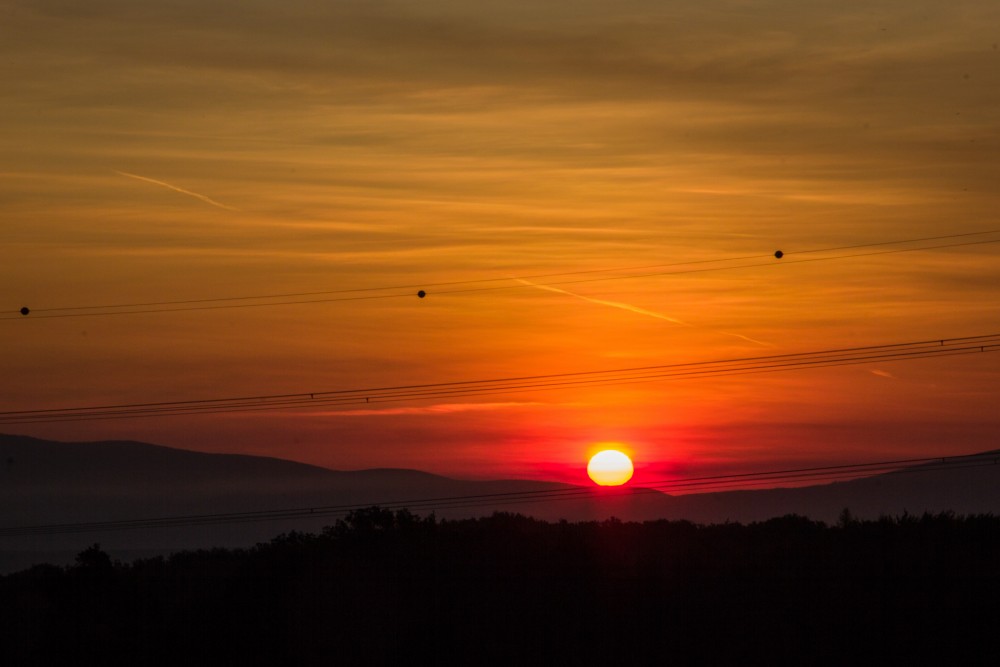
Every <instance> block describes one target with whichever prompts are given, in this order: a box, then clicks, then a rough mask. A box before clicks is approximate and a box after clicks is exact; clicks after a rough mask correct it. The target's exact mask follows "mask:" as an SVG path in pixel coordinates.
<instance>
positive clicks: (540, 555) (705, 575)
mask: <svg viewBox="0 0 1000 667" xmlns="http://www.w3.org/2000/svg"><path fill="white" fill-rule="evenodd" d="M998 593H1000V517H995V516H992V515H978V516H956V515H954V514H950V513H943V514H936V515H932V514H924V515H920V516H916V515H903V516H898V517H882V518H881V519H878V520H858V519H855V518H853V517H852V516H851V515H850V513H849V512H848V511H846V510H845V512H844V513H843V514H842V516H841V519H840V521H839V522H838V523H836V524H834V525H828V524H825V523H822V522H816V521H812V520H809V519H806V518H803V517H800V516H796V515H788V516H784V517H780V518H774V519H771V520H769V521H765V522H759V523H753V524H748V525H743V524H736V523H727V524H717V525H709V526H705V525H697V524H694V523H691V522H687V521H650V522H644V523H633V522H621V521H618V520H616V519H609V520H606V521H599V522H596V521H595V522H580V523H569V522H554V523H553V522H545V521H540V520H537V519H533V518H528V517H525V516H521V515H517V514H507V513H497V514H493V515H492V516H490V517H484V518H478V519H464V520H439V519H437V518H435V517H434V516H427V517H420V516H417V515H414V514H412V513H410V512H408V511H406V510H401V511H396V512H393V511H390V510H386V509H381V508H378V507H372V508H369V509H365V510H359V511H355V512H353V513H352V514H350V515H349V516H347V517H346V518H344V519H341V520H338V521H337V522H336V523H335V524H334V525H332V526H329V527H327V528H326V529H324V530H323V531H322V532H321V533H319V534H309V533H300V532H292V533H286V534H283V535H280V536H278V537H276V538H274V539H272V540H271V541H269V542H266V543H260V544H258V545H256V546H254V547H252V548H248V549H212V550H200V551H185V552H179V553H176V554H173V555H171V556H168V557H156V558H148V559H141V560H137V561H134V562H131V563H122V562H117V561H114V560H112V558H111V557H110V556H109V555H108V554H107V553H105V552H104V551H103V550H102V549H101V548H100V546H99V545H98V544H94V545H92V546H90V547H89V548H87V549H85V550H83V551H82V552H81V553H80V554H79V555H78V556H77V559H76V562H75V564H73V565H70V566H67V567H58V566H54V565H35V566H33V567H31V568H29V569H26V570H23V571H20V572H17V573H13V574H9V575H6V576H4V577H2V578H0V603H2V604H0V622H2V627H3V629H4V631H3V649H2V651H3V654H4V655H5V656H6V657H7V659H6V660H5V661H4V662H5V663H6V664H11V665H20V664H71V663H75V662H80V661H84V662H91V661H92V660H99V661H100V663H99V664H105V665H106V664H126V663H129V664H216V665H251V664H302V665H320V664H322V665H327V664H404V663H413V662H419V663H421V664H424V663H426V664H516V663H524V664H543V663H544V664H549V663H556V664H573V663H576V664H653V663H656V664H692V663H706V662H707V663H729V664H737V663H745V662H760V661H764V662H765V663H770V664H780V663H796V664H817V663H820V664H822V663H826V664H832V663H839V664H845V663H846V662H847V661H851V662H863V663H870V662H876V661H878V662H892V663H898V662H901V661H902V660H905V659H913V660H918V661H919V662H927V661H928V660H941V661H944V660H948V661H949V662H954V661H956V660H961V661H964V662H965V663H966V664H975V663H980V662H982V663H985V662H989V656H991V655H992V654H993V653H994V651H993V639H992V637H993V633H994V631H995V628H996V627H997V626H996V622H997V620H998V619H1000V602H998V600H1000V595H998Z"/></svg>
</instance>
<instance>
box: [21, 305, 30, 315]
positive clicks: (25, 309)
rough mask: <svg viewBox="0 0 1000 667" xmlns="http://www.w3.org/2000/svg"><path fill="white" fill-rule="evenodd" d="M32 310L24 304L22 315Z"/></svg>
mask: <svg viewBox="0 0 1000 667" xmlns="http://www.w3.org/2000/svg"><path fill="white" fill-rule="evenodd" d="M30 312H31V309H30V308H28V307H27V306H24V307H23V308H21V314H22V315H27V314H28V313H30Z"/></svg>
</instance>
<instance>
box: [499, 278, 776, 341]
mask: <svg viewBox="0 0 1000 667" xmlns="http://www.w3.org/2000/svg"><path fill="white" fill-rule="evenodd" d="M515 280H517V281H518V282H519V283H521V284H523V285H527V286H529V287H536V288H538V289H540V290H545V291H547V292H555V293H556V294H565V295H566V296H572V297H575V298H577V299H581V300H583V301H589V302H590V303H596V304H598V305H599V306H610V307H611V308H620V309H621V310H627V311H629V312H630V313H635V314H637V315H646V316H647V317H655V318H656V319H658V320H665V321H667V322H670V323H671V324H676V325H677V326H681V327H693V326H695V325H693V324H691V323H689V322H685V321H684V320H679V319H677V318H676V317H670V316H668V315H664V314H663V313H657V312H655V311H652V310H646V309H645V308H639V307H638V306H633V305H631V304H628V303H622V302H620V301H606V300H604V299H594V298H592V297H589V296H583V295H582V294H577V293H575V292H570V291H567V290H564V289H559V288H558V287H552V286H550V285H539V284H538V283H533V282H531V281H530V280H525V279H524V278H515ZM715 333H717V334H721V335H723V336H732V337H734V338H740V339H742V340H745V341H748V342H750V343H753V344H754V345H760V346H762V347H774V345H772V344H771V343H765V342H763V341H759V340H755V339H753V338H750V337H749V336H744V335H743V334H738V333H730V332H728V331H715Z"/></svg>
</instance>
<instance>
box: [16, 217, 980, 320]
mask: <svg viewBox="0 0 1000 667" xmlns="http://www.w3.org/2000/svg"><path fill="white" fill-rule="evenodd" d="M990 234H1000V229H994V230H986V231H979V232H963V233H958V234H945V235H939V236H927V237H921V238H913V239H902V240H896V241H880V242H875V243H861V244H854V245H845V246H836V247H827V248H812V249H806V250H797V251H782V258H781V259H776V258H775V256H774V255H745V256H741V257H727V258H718V259H703V260H693V261H683V262H672V263H665V264H649V265H643V266H631V267H616V268H599V269H588V270H581V271H567V272H553V273H538V274H530V275H521V276H505V277H499V278H476V279H468V280H454V281H446V282H436V283H423V284H419V285H417V284H410V285H394V286H383V287H358V288H347V289H335V290H317V291H304V292H284V293H273V294H257V295H247V296H227V297H211V298H199V299H176V300H164V301H141V302H131V303H119V304H101V305H85V306H59V307H47V308H34V307H33V308H30V309H28V310H29V313H28V315H24V314H22V315H18V314H10V315H0V320H14V319H51V318H67V317H88V316H111V315H136V314H148V313H164V312H190V311H200V310H223V309H235V308H259V307H266V306H284V305H304V304H318V303H333V302H339V301H365V300H373V299H396V298H406V297H412V296H413V294H414V293H415V290H417V289H422V290H426V289H428V288H438V287H443V288H452V289H442V290H436V291H434V292H432V293H433V294H435V295H448V294H467V293H472V292H488V291H498V290H512V289H525V288H527V287H531V286H530V285H524V284H523V283H519V282H518V281H522V280H538V279H544V278H569V279H567V280H555V281H551V282H548V283H547V285H548V286H559V285H575V284H581V283H592V282H606V281H612V280H630V279H639V278H651V277H661V276H668V275H683V274H691V273H704V272H715V271H729V270H738V269H749V268H759V267H770V266H777V265H780V264H786V265H787V264H801V263H807V262H821V261H833V260H842V259H853V258H858V257H872V256H877V255H888V254H898V253H907V252H920V251H926V250H940V249H947V248H958V247H965V246H976V245H988V244H994V243H1000V239H988V240H981V241H963V242H961V243H945V244H936V245H931V246H921V247H917V248H894V249H890V250H878V251H875V252H867V253H852V254H847V255H835V256H831V257H807V258H802V259H795V258H794V255H807V254H817V253H824V252H838V251H841V250H857V249H861V248H875V247H882V246H887V245H903V244H907V243H926V242H928V241H940V240H947V239H959V238H968V237H971V236H985V235H990ZM789 255H792V256H793V257H792V258H789ZM764 258H768V261H763V262H757V263H753V264H739V265H732V264H731V263H732V262H737V261H739V262H745V261H748V260H758V259H764ZM706 264H723V265H722V266H704V265H706ZM677 267H697V268H686V269H677V270H670V271H654V272H649V270H650V269H676V268H677ZM635 271H644V273H634V272H635ZM608 273H619V274H623V275H601V276H594V274H608ZM573 276H589V277H582V278H581V277H576V278H573ZM495 283H505V284H499V285H498V284H495ZM464 285H482V286H480V287H461V286H464ZM403 290H405V291H403ZM311 297H324V298H311Z"/></svg>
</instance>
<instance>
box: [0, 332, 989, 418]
mask: <svg viewBox="0 0 1000 667" xmlns="http://www.w3.org/2000/svg"><path fill="white" fill-rule="evenodd" d="M997 350H1000V333H995V334H986V335H980V336H967V337H963V338H947V339H937V340H924V341H915V342H908V343H892V344H887V345H870V346H865V347H852V348H840V349H829V350H821V351H817V352H799V353H790V354H777V355H768V356H757V357H742V358H734V359H718V360H711V361H700V362H686V363H674V364H660V365H654V366H638V367H631V368H617V369H611V370H603V371H577V372H571V373H549V374H543V375H523V376H514V377H505V378H493V379H481V380H465V381H458V382H438V383H430V384H409V385H397V386H388V387H369V388H362V389H338V390H325V391H314V392H303V393H295V394H267V395H258V396H242V397H232V398H212V399H190V400H184V401H162V402H152V403H123V404H115V405H97V406H83V407H69V408H39V409H33V410H11V411H4V412H0V424H33V423H53V422H64V421H90V420H103V419H135V418H144V417H162V416H180V415H198V414H220V413H237V412H259V411H271V410H290V409H306V408H308V409H315V408H336V407H344V406H357V405H370V404H373V403H385V402H399V401H421V400H431V399H440V398H470V397H475V396H484V395H490V394H503V393H512V392H523V391H548V390H555V389H565V388H579V387H590V386H610V385H621V384H635V383H645V382H660V381H667V380H678V379H695V378H706V377H718V376H728V375H742V374H754V373H768V372H779V371H789V370H803V369H807V368H828V367H834V366H845V365H858V364H865V363H881V362H889V361H904V360H913V359H926V358H931V357H946V356H955V355H965V354H978V353H985V352H994V351H997Z"/></svg>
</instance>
